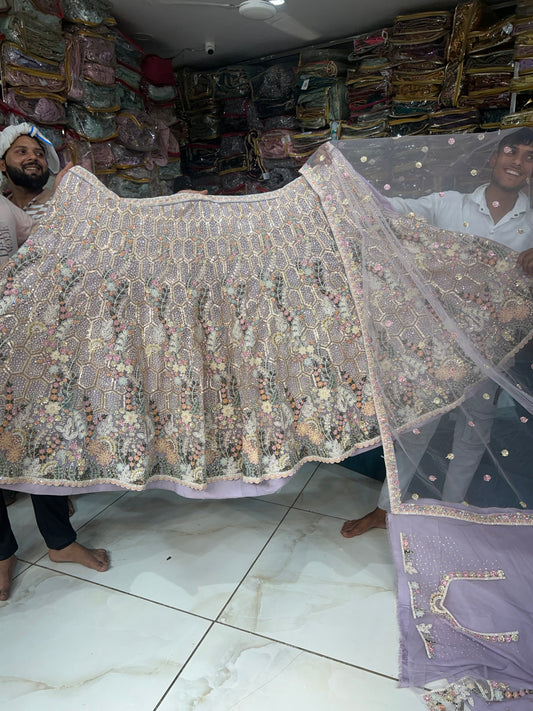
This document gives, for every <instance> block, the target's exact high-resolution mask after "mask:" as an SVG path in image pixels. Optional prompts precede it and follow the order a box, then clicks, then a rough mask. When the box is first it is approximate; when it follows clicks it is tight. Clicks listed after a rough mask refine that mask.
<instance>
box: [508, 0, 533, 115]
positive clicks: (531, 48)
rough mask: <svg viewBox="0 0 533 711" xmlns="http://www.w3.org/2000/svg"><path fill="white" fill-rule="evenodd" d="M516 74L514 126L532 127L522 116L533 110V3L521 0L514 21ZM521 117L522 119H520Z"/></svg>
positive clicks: (514, 80) (513, 91)
mask: <svg viewBox="0 0 533 711" xmlns="http://www.w3.org/2000/svg"><path fill="white" fill-rule="evenodd" d="M513 25H514V29H513V35H514V40H515V41H514V52H513V58H514V62H515V74H514V78H513V79H512V80H511V87H510V89H511V92H512V93H515V94H516V98H515V107H514V108H515V114H516V116H515V118H514V119H513V121H514V123H513V125H528V126H529V125H531V122H530V121H531V119H530V118H529V116H521V114H522V113H527V114H529V112H530V111H531V109H532V108H533V104H532V102H531V98H530V97H531V91H532V90H533V2H532V1H531V0H519V2H518V3H517V5H516V12H515V19H514V23H513ZM520 116H521V117H520Z"/></svg>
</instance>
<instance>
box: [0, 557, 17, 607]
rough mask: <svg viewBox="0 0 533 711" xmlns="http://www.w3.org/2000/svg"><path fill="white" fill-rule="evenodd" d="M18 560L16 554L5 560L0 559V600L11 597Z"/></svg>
mask: <svg viewBox="0 0 533 711" xmlns="http://www.w3.org/2000/svg"><path fill="white" fill-rule="evenodd" d="M16 562H17V559H16V558H15V556H14V555H12V556H11V557H10V558H6V559H5V560H0V601H4V600H8V599H9V592H10V590H11V583H12V582H13V571H14V570H15V564H16Z"/></svg>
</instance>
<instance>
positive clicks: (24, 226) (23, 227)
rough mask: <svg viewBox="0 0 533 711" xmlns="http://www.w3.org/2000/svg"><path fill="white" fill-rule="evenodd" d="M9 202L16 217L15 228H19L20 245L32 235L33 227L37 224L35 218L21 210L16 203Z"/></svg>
mask: <svg viewBox="0 0 533 711" xmlns="http://www.w3.org/2000/svg"><path fill="white" fill-rule="evenodd" d="M8 203H9V205H10V207H11V210H12V212H13V217H14V219H15V228H16V230H17V245H18V246H19V247H20V246H21V245H23V244H24V242H25V241H26V240H27V239H28V237H29V236H30V233H31V231H32V229H33V228H34V226H35V223H34V221H33V219H32V218H31V217H30V215H28V214H27V213H26V212H24V210H21V209H20V208H19V207H17V206H16V205H13V204H12V203H10V202H9V200H8Z"/></svg>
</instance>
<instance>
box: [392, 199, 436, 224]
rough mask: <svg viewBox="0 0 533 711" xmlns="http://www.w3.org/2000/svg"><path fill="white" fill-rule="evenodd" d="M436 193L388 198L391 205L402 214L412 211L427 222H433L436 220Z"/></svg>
mask: <svg viewBox="0 0 533 711" xmlns="http://www.w3.org/2000/svg"><path fill="white" fill-rule="evenodd" d="M436 198H437V193H431V195H423V196H422V197H419V198H401V197H393V198H388V200H389V202H390V203H391V205H392V206H393V207H394V209H395V210H397V211H398V212H399V213H401V214H402V215H407V214H409V213H410V212H414V213H415V215H419V216H420V217H424V218H425V219H426V220H427V221H428V222H431V223H432V224H435V222H436V221H437V200H436Z"/></svg>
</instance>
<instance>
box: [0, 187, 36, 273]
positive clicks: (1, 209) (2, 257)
mask: <svg viewBox="0 0 533 711" xmlns="http://www.w3.org/2000/svg"><path fill="white" fill-rule="evenodd" d="M32 227H33V220H32V219H31V217H30V216H29V215H27V214H26V213H25V212H24V211H23V210H21V209H20V208H19V207H17V206H16V205H13V203H12V202H10V201H9V200H7V199H6V198H5V197H3V196H1V195H0V263H2V262H5V261H7V259H8V258H9V257H11V255H13V254H15V252H16V251H17V249H18V245H19V244H22V243H23V242H24V240H25V239H26V238H27V237H28V235H29V234H30V232H31V230H32ZM17 238H18V239H17Z"/></svg>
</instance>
